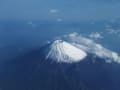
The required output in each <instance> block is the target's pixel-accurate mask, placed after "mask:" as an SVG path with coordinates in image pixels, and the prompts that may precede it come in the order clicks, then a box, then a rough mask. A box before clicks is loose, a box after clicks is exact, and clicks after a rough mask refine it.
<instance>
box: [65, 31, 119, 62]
mask: <svg viewBox="0 0 120 90" xmlns="http://www.w3.org/2000/svg"><path fill="white" fill-rule="evenodd" d="M66 37H67V38H68V40H69V41H70V42H72V43H73V45H75V46H77V47H78V48H80V49H82V50H84V51H86V52H88V53H91V54H95V55H96V56H98V57H100V58H103V59H105V60H106V62H117V63H120V56H119V55H118V54H117V53H116V52H114V51H111V50H109V49H107V48H105V47H103V46H102V45H101V44H98V43H95V42H94V41H93V40H91V39H89V38H86V37H83V36H81V35H79V34H78V33H75V32H74V33H72V34H69V35H66Z"/></svg>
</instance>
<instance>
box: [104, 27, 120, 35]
mask: <svg viewBox="0 0 120 90" xmlns="http://www.w3.org/2000/svg"><path fill="white" fill-rule="evenodd" d="M106 31H107V32H108V33H109V34H120V30H116V29H112V28H109V29H106Z"/></svg>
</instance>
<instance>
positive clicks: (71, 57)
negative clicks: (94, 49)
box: [46, 40, 87, 63]
mask: <svg viewBox="0 0 120 90" xmlns="http://www.w3.org/2000/svg"><path fill="white" fill-rule="evenodd" d="M86 56H87V53H86V52H84V51H83V50H81V49H79V48H77V47H75V46H73V45H72V44H70V43H68V42H66V41H62V40H56V41H54V42H53V43H52V44H51V45H50V50H49V51H48V54H47V56H46V59H51V60H54V61H56V62H58V63H73V62H79V61H81V60H83V59H84V58H85V57H86Z"/></svg>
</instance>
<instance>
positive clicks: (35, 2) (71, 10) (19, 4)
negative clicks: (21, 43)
mask: <svg viewBox="0 0 120 90" xmlns="http://www.w3.org/2000/svg"><path fill="white" fill-rule="evenodd" d="M119 8H120V1H119V0H0V20H1V19H3V20H4V19H30V20H56V19H63V20H65V21H76V20H77V21H80V20H98V19H100V20H101V19H111V18H116V17H119V16H120V11H119Z"/></svg>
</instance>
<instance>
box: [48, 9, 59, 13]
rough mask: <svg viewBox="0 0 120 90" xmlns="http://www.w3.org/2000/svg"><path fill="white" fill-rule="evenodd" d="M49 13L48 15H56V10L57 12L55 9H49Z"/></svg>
mask: <svg viewBox="0 0 120 90" xmlns="http://www.w3.org/2000/svg"><path fill="white" fill-rule="evenodd" d="M49 12H50V13H57V12H58V10H57V9H50V10H49Z"/></svg>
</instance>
